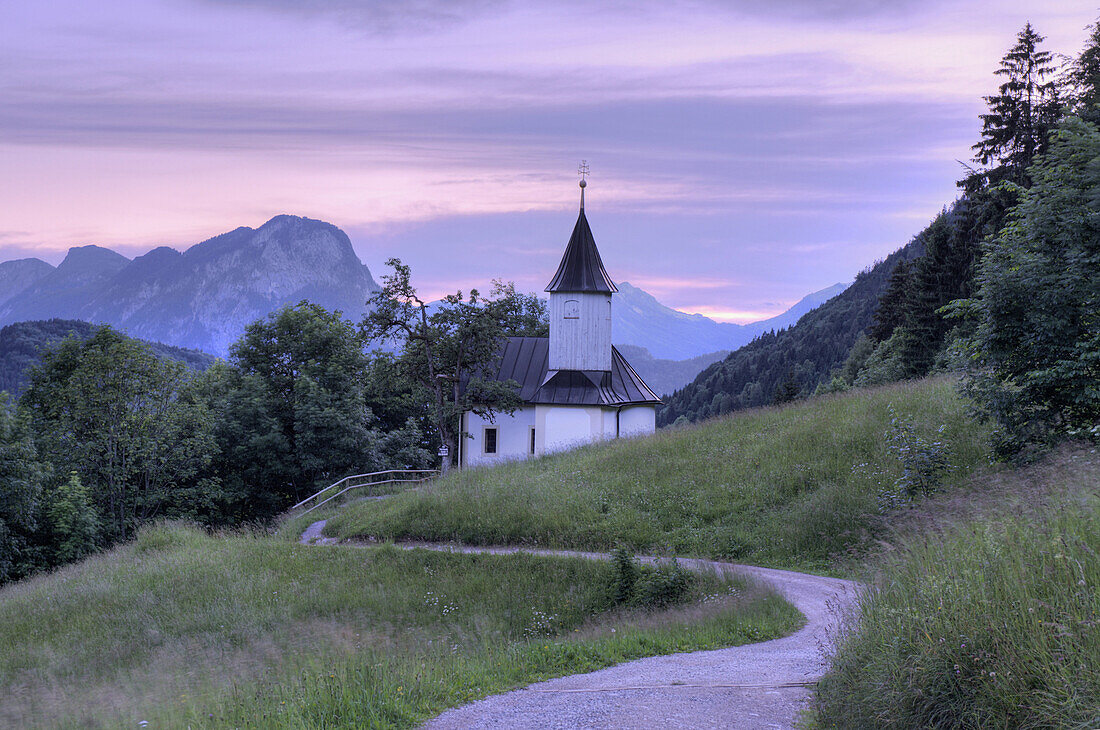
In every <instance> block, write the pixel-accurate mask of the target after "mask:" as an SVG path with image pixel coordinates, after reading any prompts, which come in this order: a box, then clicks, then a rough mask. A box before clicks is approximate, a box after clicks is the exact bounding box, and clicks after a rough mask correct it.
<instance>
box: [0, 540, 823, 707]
mask: <svg viewBox="0 0 1100 730" xmlns="http://www.w3.org/2000/svg"><path fill="white" fill-rule="evenodd" d="M614 590H615V588H614V569H613V567H612V566H611V565H610V564H606V563H602V562H595V561H589V560H581V559H567V558H547V557H534V556H530V555H508V556H495V555H460V554H447V553H438V552H430V551H426V550H413V551H408V550H400V549H398V548H395V547H392V546H388V547H380V548H365V549H361V548H349V547H321V546H317V547H306V546H300V545H294V544H291V543H289V542H286V541H284V540H279V539H272V538H269V537H265V536H257V535H209V534H206V533H204V532H202V531H199V530H196V529H192V528H188V527H183V526H178V525H158V526H154V527H151V528H147V529H145V530H144V531H143V532H141V533H140V534H139V536H138V538H137V539H136V540H135V541H134V542H132V543H130V544H128V545H125V546H123V547H120V548H117V549H115V550H112V551H111V552H108V553H104V554H101V555H98V556H95V557H93V558H90V559H88V560H86V561H84V562H82V563H79V564H76V565H71V566H68V567H65V568H63V569H61V570H58V571H55V572H53V573H50V574H47V575H42V576H38V577H36V578H33V579H30V580H26V581H22V582H20V583H16V584H11V585H8V586H5V587H4V588H3V589H0V698H3V699H2V700H0V726H4V727H74V728H77V727H79V728H96V727H136V726H138V725H139V723H141V722H142V721H145V722H147V723H148V726H149V727H179V728H183V727H190V728H199V727H238V728H247V727H252V728H268V727H295V728H322V727H324V728H333V727H411V726H414V725H416V724H417V723H418V722H420V721H422V720H424V719H426V718H428V717H431V716H433V715H435V714H437V713H439V712H440V711H442V710H443V709H445V708H447V707H450V706H454V705H459V704H462V703H465V702H467V701H470V700H473V699H476V698H479V697H482V696H485V695H487V694H490V693H493V692H497V691H502V690H505V689H508V688H512V687H516V686H521V685H524V684H527V683H529V682H531V681H535V680H538V679H542V678H547V677H551V676H556V675H561V674H568V673H573V672H580V671H587V670H592V669H596V668H599V667H603V666H608V665H610V664H613V663H617V662H621V661H625V660H628V659H633V658H637V657H641V656H649V655H654V654H661V653H669V652H674V651H687V650H695V649H706V648H718V647H721V646H729V645H735V644H740V643H747V642H753V641H760V640H764V639H768V638H774V637H778V636H781V635H784V634H787V633H789V632H790V631H792V630H793V629H794V628H796V627H797V626H798V625H799V624H800V623H801V621H802V618H801V616H800V614H798V612H797V611H796V610H795V609H794V608H792V607H791V606H790V605H789V604H787V603H786V602H784V601H783V600H781V599H779V598H778V597H776V596H775V595H774V594H771V593H769V592H768V591H766V590H763V589H761V588H759V587H757V586H754V585H751V584H748V583H745V582H744V581H740V580H733V581H729V580H726V579H720V578H719V577H717V576H713V575H710V576H708V575H702V576H696V577H693V578H691V579H690V582H689V584H688V587H687V590H686V592H685V593H684V594H683V595H682V596H681V601H680V602H679V603H677V604H675V605H672V606H669V607H666V608H661V609H651V610H643V609H626V608H615V607H614Z"/></svg>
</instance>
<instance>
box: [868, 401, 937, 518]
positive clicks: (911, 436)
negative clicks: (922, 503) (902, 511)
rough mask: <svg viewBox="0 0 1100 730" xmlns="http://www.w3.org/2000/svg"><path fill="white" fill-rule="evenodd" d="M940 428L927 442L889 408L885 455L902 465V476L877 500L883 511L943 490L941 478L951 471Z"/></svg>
mask: <svg viewBox="0 0 1100 730" xmlns="http://www.w3.org/2000/svg"><path fill="white" fill-rule="evenodd" d="M946 428H947V427H946V426H945V425H941V426H940V427H939V428H938V429H937V430H936V434H937V438H935V439H931V440H930V439H926V438H924V437H923V436H921V435H920V434H918V433H917V430H916V427H915V426H914V425H913V421H912V419H910V418H905V417H901V416H898V415H897V414H896V413H895V412H894V407H893V406H890V428H889V430H887V431H886V434H885V436H884V438H885V440H886V449H887V451H888V452H889V453H890V454H891V455H892V456H893V457H894V458H896V459H897V460H898V462H899V463H900V464H901V468H902V473H901V476H900V477H898V478H897V479H896V480H894V484H893V486H892V487H890V488H887V489H884V490H883V491H882V493H881V494H880V496H879V505H880V508H881V509H882V510H883V511H888V510H892V509H897V508H898V507H905V506H908V505H910V504H912V503H913V502H914V501H915V500H918V499H921V498H923V497H928V496H931V495H932V494H934V493H936V492H937V491H939V490H940V488H941V487H942V486H943V478H944V476H945V475H946V474H947V472H948V471H950V470H951V459H950V447H949V446H948V444H947V441H946V440H945V439H944V438H943V433H944V431H945V430H946Z"/></svg>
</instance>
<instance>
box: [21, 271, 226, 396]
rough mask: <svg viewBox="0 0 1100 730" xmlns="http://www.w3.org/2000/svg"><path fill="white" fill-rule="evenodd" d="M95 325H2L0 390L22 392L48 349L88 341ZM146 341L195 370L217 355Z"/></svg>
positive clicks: (75, 322) (58, 321) (155, 350)
mask: <svg viewBox="0 0 1100 730" xmlns="http://www.w3.org/2000/svg"><path fill="white" fill-rule="evenodd" d="M51 268H52V267H51ZM95 328H96V326H95V325H93V324H89V323H87V322H80V321H78V320H72V319H51V320H47V321H36V322H16V323H15V324H9V325H7V326H6V327H3V328H0V390H6V391H7V392H9V393H11V394H13V395H19V394H20V393H21V392H22V391H23V389H24V388H25V387H26V386H27V379H28V375H29V372H28V371H29V369H30V368H31V366H33V365H36V364H38V361H39V360H40V359H41V357H42V351H43V350H44V349H45V348H47V347H50V346H51V345H54V344H56V343H57V342H59V341H61V340H63V339H65V338H66V337H76V338H77V339H79V340H86V339H88V338H89V337H91V336H92V333H93V332H95ZM145 344H147V345H149V348H150V349H151V350H152V351H153V353H154V354H156V355H157V356H158V357H162V358H165V359H169V360H178V361H179V362H182V363H183V364H184V365H187V366H188V367H190V368H192V369H195V370H205V369H206V368H208V367H210V365H211V364H212V363H213V362H214V356H213V355H208V354H207V353H205V352H199V351H198V350H188V349H185V348H182V347H172V346H170V345H164V344H161V343H159V342H146V343H145Z"/></svg>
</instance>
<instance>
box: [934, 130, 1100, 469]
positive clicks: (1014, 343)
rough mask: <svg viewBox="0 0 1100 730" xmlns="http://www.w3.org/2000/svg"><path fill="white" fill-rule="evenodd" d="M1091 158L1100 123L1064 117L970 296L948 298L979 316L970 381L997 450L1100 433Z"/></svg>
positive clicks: (1095, 172)
mask: <svg viewBox="0 0 1100 730" xmlns="http://www.w3.org/2000/svg"><path fill="white" fill-rule="evenodd" d="M1098 160H1100V130H1098V129H1097V127H1096V126H1094V125H1092V124H1089V123H1087V122H1083V121H1081V120H1078V119H1069V120H1067V121H1066V122H1065V123H1064V124H1063V125H1062V128H1061V129H1060V130H1059V132H1058V134H1057V136H1056V138H1055V140H1054V143H1053V145H1052V147H1051V150H1050V153H1049V154H1047V155H1045V156H1044V157H1043V158H1041V160H1040V162H1039V163H1038V164H1037V165H1036V166H1035V168H1033V170H1032V174H1033V175H1034V180H1035V185H1034V187H1032V188H1031V189H1030V190H1027V191H1025V192H1024V193H1023V197H1022V200H1021V202H1020V204H1019V206H1017V208H1016V209H1015V211H1014V216H1013V218H1012V220H1011V221H1010V223H1009V225H1007V226H1005V228H1004V230H1002V231H1001V233H1000V234H999V235H998V236H997V237H995V238H993V239H992V240H990V241H989V242H988V244H987V246H988V248H987V250H986V253H985V256H984V258H983V260H982V264H981V269H980V273H979V276H978V282H979V288H978V291H977V294H976V296H975V297H974V298H972V299H970V300H968V301H961V302H958V303H956V304H955V305H953V306H954V308H955V310H956V311H957V312H958V313H959V314H960V315H969V316H970V317H972V318H973V320H974V321H975V322H976V330H975V332H974V334H973V336H972V337H971V338H970V340H969V343H968V344H969V356H970V360H969V362H970V363H971V367H972V370H971V372H970V373H969V377H968V386H967V387H968V390H969V392H970V395H971V396H972V397H973V398H974V399H975V401H976V402H977V403H978V404H979V405H980V407H981V408H982V410H983V411H984V413H985V414H986V415H987V416H989V417H991V418H992V419H994V420H995V421H996V422H997V423H998V424H999V426H1000V437H1001V438H1000V447H1001V448H1002V449H1003V450H1014V449H1017V448H1020V447H1022V446H1024V445H1027V444H1029V443H1035V442H1039V443H1044V442H1051V441H1055V440H1057V439H1059V438H1064V437H1066V436H1073V435H1077V436H1088V437H1092V438H1097V437H1098V436H1100V432H1098V430H1097V429H1098V427H1097V425H1096V424H1097V423H1100V166H1098V165H1097V164H1096V163H1097V161H1098Z"/></svg>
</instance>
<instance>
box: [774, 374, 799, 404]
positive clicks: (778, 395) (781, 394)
mask: <svg viewBox="0 0 1100 730" xmlns="http://www.w3.org/2000/svg"><path fill="white" fill-rule="evenodd" d="M801 393H802V388H801V387H800V386H799V385H798V381H797V380H795V377H794V370H788V371H787V379H786V380H784V381H783V382H782V383H780V384H779V385H778V386H777V387H776V389H775V398H774V402H775V404H776V405H781V404H783V403H790V402H791V401H793V400H795V399H796V398H798V396H799V394H801Z"/></svg>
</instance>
